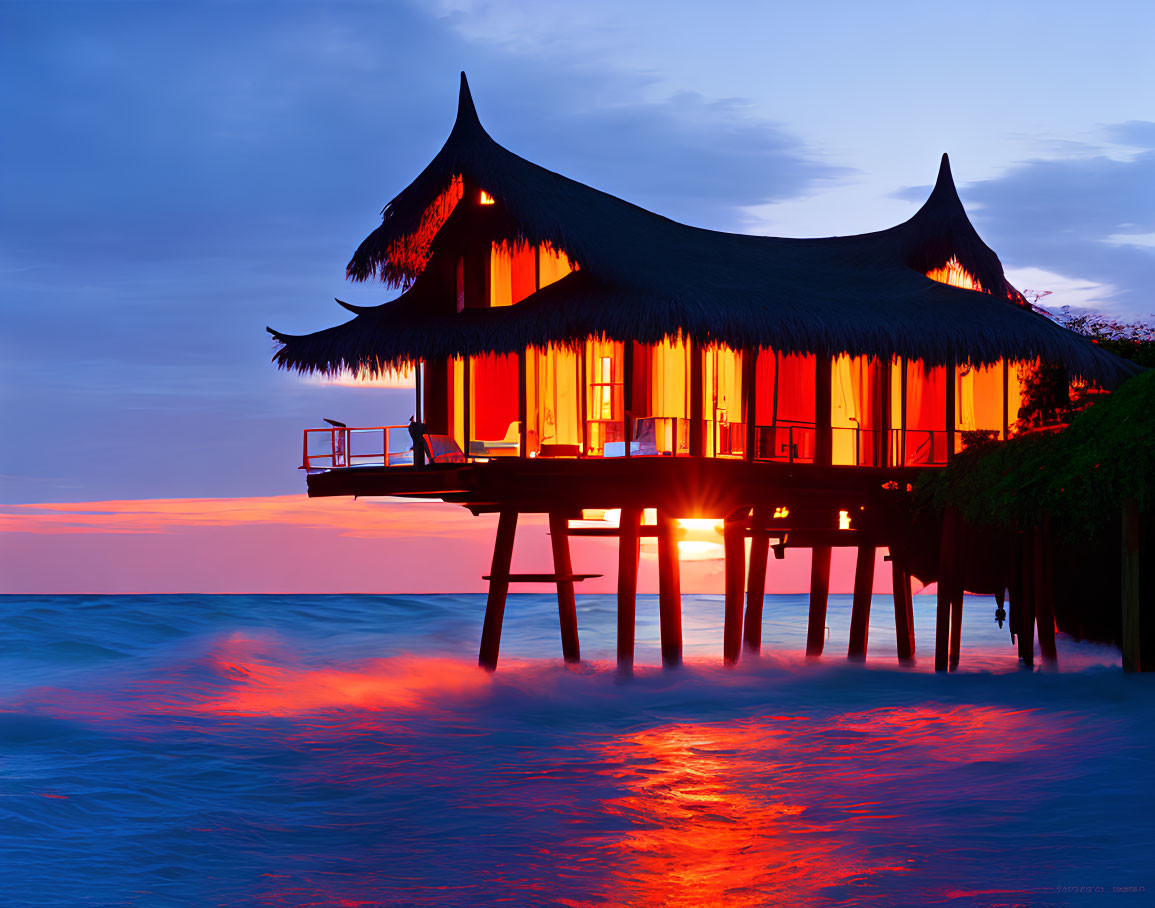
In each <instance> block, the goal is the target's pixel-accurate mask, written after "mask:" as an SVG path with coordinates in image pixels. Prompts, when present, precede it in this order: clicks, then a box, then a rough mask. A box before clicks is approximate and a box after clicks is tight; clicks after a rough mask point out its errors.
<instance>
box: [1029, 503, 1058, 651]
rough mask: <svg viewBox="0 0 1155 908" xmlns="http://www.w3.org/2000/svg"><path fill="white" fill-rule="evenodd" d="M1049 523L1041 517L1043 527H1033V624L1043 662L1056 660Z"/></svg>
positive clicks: (1046, 518) (1045, 518)
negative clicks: (1037, 629)
mask: <svg viewBox="0 0 1155 908" xmlns="http://www.w3.org/2000/svg"><path fill="white" fill-rule="evenodd" d="M1050 529H1051V521H1050V518H1048V517H1043V525H1042V526H1038V527H1035V532H1034V534H1033V535H1034V548H1035V624H1036V625H1038V628H1039V651H1040V653H1041V654H1042V656H1043V662H1047V663H1051V664H1054V663H1055V662H1056V661H1057V660H1058V653H1057V652H1056V650H1055V600H1054V596H1053V590H1052V587H1051V553H1050V547H1051V540H1050V535H1051V534H1050Z"/></svg>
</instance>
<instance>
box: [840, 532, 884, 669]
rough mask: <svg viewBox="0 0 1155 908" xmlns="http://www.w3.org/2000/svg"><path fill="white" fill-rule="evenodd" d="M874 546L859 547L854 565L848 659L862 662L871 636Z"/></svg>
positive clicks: (875, 549) (875, 551) (875, 550)
mask: <svg viewBox="0 0 1155 908" xmlns="http://www.w3.org/2000/svg"><path fill="white" fill-rule="evenodd" d="M877 551H878V550H877V548H876V547H875V546H873V545H860V546H859V547H858V561H857V562H856V563H855V565H854V602H853V604H852V605H851V608H850V645H849V646H848V647H847V650H846V657H847V658H848V659H854V660H855V661H858V662H861V661H863V660H865V659H866V641H867V638H868V636H869V634H870V599H871V596H872V595H873V593H874V557H875V554H876V553H877Z"/></svg>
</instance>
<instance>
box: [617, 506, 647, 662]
mask: <svg viewBox="0 0 1155 908" xmlns="http://www.w3.org/2000/svg"><path fill="white" fill-rule="evenodd" d="M641 523H642V512H641V510H640V509H639V508H622V517H621V523H620V525H619V527H620V531H621V535H620V537H619V538H618V669H619V670H620V671H623V672H629V671H632V670H633V668H634V630H635V627H636V615H637V608H638V554H639V551H640V545H641V533H640V529H641Z"/></svg>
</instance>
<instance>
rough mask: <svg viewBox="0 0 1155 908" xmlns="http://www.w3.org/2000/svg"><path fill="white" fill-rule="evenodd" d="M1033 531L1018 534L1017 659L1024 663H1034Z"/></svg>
mask: <svg viewBox="0 0 1155 908" xmlns="http://www.w3.org/2000/svg"><path fill="white" fill-rule="evenodd" d="M1032 533H1033V531H1032V530H1030V529H1027V530H1026V531H1025V532H1023V533H1022V534H1020V536H1019V551H1020V552H1021V557H1020V558H1019V570H1020V574H1019V589H1021V590H1022V599H1023V602H1022V607H1021V608H1020V609H1018V613H1019V659H1020V661H1021V662H1022V663H1023V664H1024V665H1026V666H1031V665H1034V664H1035V566H1034V564H1035V557H1034V556H1035V546H1034V543H1033V541H1032V540H1033V536H1032Z"/></svg>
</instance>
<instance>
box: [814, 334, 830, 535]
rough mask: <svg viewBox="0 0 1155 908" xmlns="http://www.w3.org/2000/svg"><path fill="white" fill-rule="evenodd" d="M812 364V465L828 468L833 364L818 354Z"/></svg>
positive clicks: (827, 357)
mask: <svg viewBox="0 0 1155 908" xmlns="http://www.w3.org/2000/svg"><path fill="white" fill-rule="evenodd" d="M814 364H815V365H814V370H815V371H814V463H815V465H821V466H829V465H830V464H831V463H832V462H833V460H834V438H833V434H832V430H831V428H830V406H831V400H830V399H831V395H832V388H831V384H832V376H831V370H832V369H833V368H834V362H833V359H832V358H831V357H830V356H828V355H825V354H821V353H819V354H817V355H815V357H814ZM828 557H829V553H828Z"/></svg>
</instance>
